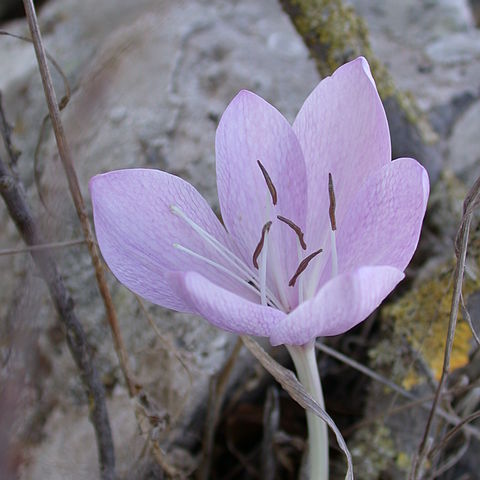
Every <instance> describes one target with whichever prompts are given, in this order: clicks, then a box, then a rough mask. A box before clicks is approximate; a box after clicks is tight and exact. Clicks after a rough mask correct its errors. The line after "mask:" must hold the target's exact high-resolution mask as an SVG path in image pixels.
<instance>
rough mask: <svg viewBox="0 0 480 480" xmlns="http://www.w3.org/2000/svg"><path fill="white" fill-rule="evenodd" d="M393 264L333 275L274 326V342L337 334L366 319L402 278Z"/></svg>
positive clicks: (297, 342)
mask: <svg viewBox="0 0 480 480" xmlns="http://www.w3.org/2000/svg"><path fill="white" fill-rule="evenodd" d="M403 277H404V274H403V273H402V272H401V271H400V270H397V269H396V268H393V267H361V268H359V269H357V270H355V271H354V272H349V273H345V274H343V275H338V276H336V277H334V278H332V279H331V280H330V281H329V282H328V283H326V284H325V285H324V286H323V287H322V288H321V289H320V290H319V291H318V293H317V294H316V295H315V297H313V298H312V299H311V300H309V301H307V302H304V303H302V304H301V305H300V306H299V307H298V308H296V309H295V310H294V311H293V312H292V313H290V314H289V315H288V316H287V317H286V318H285V319H284V320H283V321H282V322H280V323H279V324H278V326H277V327H276V328H275V329H274V331H273V333H272V335H271V336H270V342H271V343H272V345H280V344H287V345H303V344H305V343H307V342H309V341H311V340H313V339H315V338H316V337H321V336H330V335H338V334H340V333H344V332H346V331H347V330H350V329H351V328H353V327H354V326H355V325H357V324H358V323H360V322H361V321H363V320H365V318H367V317H368V315H370V313H372V312H373V311H374V310H375V309H376V308H377V307H378V306H379V305H380V303H381V302H382V300H383V299H384V298H385V297H386V296H387V295H388V294H389V293H390V292H391V291H392V290H393V289H394V288H395V286H396V285H397V284H398V282H400V280H402V279H403Z"/></svg>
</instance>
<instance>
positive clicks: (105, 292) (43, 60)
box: [23, 0, 137, 397]
mask: <svg viewBox="0 0 480 480" xmlns="http://www.w3.org/2000/svg"><path fill="white" fill-rule="evenodd" d="M23 5H24V7H25V13H26V17H27V21H28V26H29V28H30V34H31V35H32V41H33V45H34V47H35V54H36V56H37V61H38V67H39V70H40V75H41V77H42V83H43V89H44V91H45V97H46V100H47V105H48V110H49V113H50V118H51V121H52V127H53V131H54V133H55V139H56V141H57V147H58V153H59V155H60V159H61V161H62V165H63V168H64V170H65V174H66V176H67V180H68V186H69V189H70V193H71V195H72V199H73V202H74V204H75V209H76V211H77V215H78V218H79V219H80V223H81V226H82V230H83V234H84V236H85V240H86V242H87V247H88V251H89V253H90V256H91V258H92V263H93V267H94V269H95V277H96V279H97V283H98V287H99V289H100V294H101V296H102V299H103V303H104V305H105V310H106V313H107V319H108V323H109V325H110V329H111V331H112V335H113V341H114V345H115V351H116V353H117V356H118V359H119V362H120V367H121V369H122V372H123V375H124V378H125V382H126V384H127V388H128V392H129V394H130V396H131V397H134V396H135V395H136V393H137V389H136V386H135V382H134V381H133V379H132V375H131V373H130V368H129V366H128V359H127V353H126V349H125V345H124V343H123V339H122V335H121V332H120V328H119V325H118V320H117V314H116V311H115V307H114V305H113V301H112V297H111V295H110V291H109V289H108V286H107V282H106V280H105V271H104V268H103V264H102V262H101V260H100V256H99V254H98V249H97V245H96V243H95V240H94V237H93V233H92V228H91V225H90V221H89V219H88V216H87V211H86V209H85V203H84V201H83V196H82V193H81V190H80V185H79V183H78V178H77V174H76V172H75V168H74V166H73V161H72V155H71V151H70V147H69V145H68V142H67V139H66V136H65V132H64V130H63V125H62V121H61V119H60V110H59V106H58V104H57V99H56V94H55V90H54V88H53V83H52V78H51V76H50V71H49V68H48V63H47V57H46V54H45V48H44V46H43V42H42V38H41V34H40V29H39V26H38V20H37V15H36V12H35V7H34V5H33V1H32V0H23Z"/></svg>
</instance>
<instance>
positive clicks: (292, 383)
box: [240, 336, 353, 480]
mask: <svg viewBox="0 0 480 480" xmlns="http://www.w3.org/2000/svg"><path fill="white" fill-rule="evenodd" d="M240 338H241V339H242V342H243V343H244V345H245V346H246V347H247V348H248V349H249V350H250V352H251V353H252V355H253V356H254V357H255V358H256V359H257V360H258V361H259V362H260V363H261V364H262V365H263V367H264V368H265V370H267V371H268V372H269V373H270V374H271V375H272V376H273V378H275V380H276V381H277V382H278V383H279V384H280V385H281V386H282V388H283V389H284V390H286V391H287V393H288V394H289V395H290V396H291V397H292V398H293V400H295V401H296V402H297V403H298V404H299V405H300V406H301V407H303V408H305V409H309V410H310V411H312V412H313V413H314V414H315V415H317V416H318V417H320V418H321V419H322V420H323V421H324V422H325V423H326V424H327V425H328V426H329V427H330V429H331V430H332V431H333V433H334V434H335V437H336V439H337V443H338V445H339V447H340V448H341V450H342V451H343V453H344V454H345V456H346V458H347V473H346V475H345V480H353V464H352V455H351V454H350V451H349V450H348V447H347V444H346V443H345V440H344V438H343V436H342V434H341V433H340V430H339V429H338V427H337V426H336V425H335V422H334V421H333V420H332V418H331V417H330V415H328V413H327V412H325V410H323V409H322V408H320V405H318V403H317V402H316V401H315V400H314V399H313V398H312V397H311V396H310V395H309V394H308V393H307V391H306V390H305V387H304V386H303V385H302V384H301V383H300V382H299V381H298V380H297V377H296V376H295V374H294V373H293V372H292V371H291V370H288V369H287V368H285V367H282V366H281V365H280V364H279V363H277V362H276V361H275V360H274V359H273V358H272V357H271V356H270V355H268V353H267V352H265V350H264V349H263V348H262V347H261V346H260V345H259V344H258V343H257V342H256V341H255V340H253V339H252V338H250V337H247V336H242V337H240Z"/></svg>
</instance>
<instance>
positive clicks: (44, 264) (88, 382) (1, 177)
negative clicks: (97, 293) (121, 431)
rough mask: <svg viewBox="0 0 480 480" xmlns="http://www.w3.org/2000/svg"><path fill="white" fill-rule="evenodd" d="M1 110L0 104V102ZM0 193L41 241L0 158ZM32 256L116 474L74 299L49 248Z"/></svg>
mask: <svg viewBox="0 0 480 480" xmlns="http://www.w3.org/2000/svg"><path fill="white" fill-rule="evenodd" d="M0 110H2V109H1V106H0ZM0 194H1V195H2V197H3V199H4V201H5V204H6V206H7V209H8V212H9V214H10V217H11V218H12V219H13V221H14V222H15V224H16V226H17V229H18V231H19V233H20V234H21V236H22V238H23V239H24V241H25V243H26V244H27V245H31V246H33V245H38V244H42V243H43V241H42V238H41V236H40V232H39V229H38V226H37V224H36V222H35V220H34V218H33V217H32V214H31V213H30V209H29V207H28V204H27V201H26V198H25V194H24V190H23V188H22V186H21V185H20V184H19V182H18V180H17V179H16V178H15V176H14V175H12V174H11V173H10V172H9V170H8V169H7V166H6V165H5V163H4V162H3V161H2V159H1V158H0ZM30 253H31V255H32V258H33V260H34V262H35V264H36V265H37V267H38V269H39V271H40V273H41V275H42V277H43V279H44V280H45V282H46V284H47V286H48V289H49V291H50V295H51V297H52V300H53V303H54V305H55V309H56V310H57V313H58V315H59V318H60V320H61V321H62V324H63V325H64V327H65V334H66V338H67V345H68V347H69V349H70V352H71V354H72V357H73V359H74V361H75V363H76V365H77V367H78V369H79V371H80V377H81V379H82V382H83V384H84V387H85V390H86V394H87V397H88V399H89V404H90V419H91V421H92V424H93V427H94V429H95V434H96V438H97V448H98V455H99V461H100V469H101V472H102V479H103V480H114V478H115V455H114V447H113V440H112V433H111V430H110V422H109V420H108V413H107V406H106V402H105V390H104V388H103V384H102V382H101V380H100V377H99V375H98V371H97V369H96V367H95V365H94V364H93V361H92V358H91V353H90V348H89V346H88V343H87V338H86V336H85V332H84V330H83V328H82V326H81V324H80V322H79V321H78V319H77V316H76V314H75V311H74V308H73V307H74V303H73V299H72V298H71V297H70V295H69V294H68V292H67V290H66V288H65V285H64V283H63V279H62V277H61V276H60V274H59V273H58V269H57V266H56V264H55V261H54V260H53V258H52V257H51V255H50V253H49V251H48V250H44V249H42V250H38V249H33V250H32V251H31V252H30Z"/></svg>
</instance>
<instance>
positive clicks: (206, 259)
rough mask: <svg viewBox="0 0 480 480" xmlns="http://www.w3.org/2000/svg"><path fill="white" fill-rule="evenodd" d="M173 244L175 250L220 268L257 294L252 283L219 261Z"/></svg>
mask: <svg viewBox="0 0 480 480" xmlns="http://www.w3.org/2000/svg"><path fill="white" fill-rule="evenodd" d="M173 246H174V247H175V248H176V249H177V250H180V251H181V252H185V253H188V254H189V255H191V256H192V257H195V258H198V259H199V260H203V261H204V262H205V263H208V264H209V265H211V266H212V267H215V268H217V269H218V270H220V271H221V272H223V273H226V274H227V275H229V276H230V277H232V278H234V279H235V280H237V281H238V282H240V283H241V284H242V285H243V286H244V287H246V288H248V289H249V290H251V291H252V292H254V293H256V294H257V295H258V290H257V289H256V288H255V287H254V286H253V285H250V284H249V283H248V282H247V281H246V280H244V279H243V278H241V277H239V276H238V275H236V274H235V273H233V272H232V271H230V270H229V269H228V268H225V267H224V266H223V265H220V264H219V263H217V262H214V261H213V260H210V259H209V258H207V257H204V256H203V255H200V254H198V253H195V252H194V251H193V250H190V249H189V248H186V247H184V246H183V245H180V244H178V243H174V244H173Z"/></svg>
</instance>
